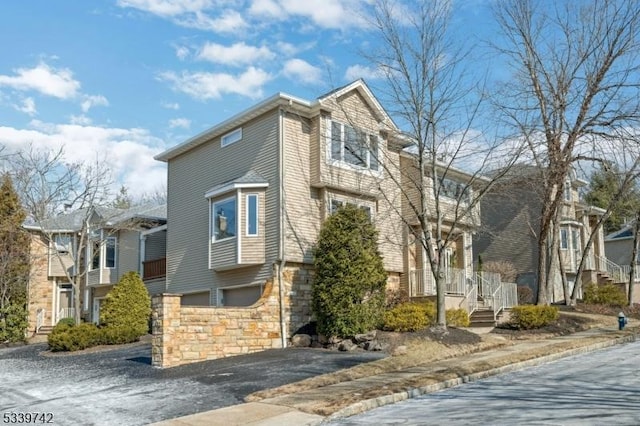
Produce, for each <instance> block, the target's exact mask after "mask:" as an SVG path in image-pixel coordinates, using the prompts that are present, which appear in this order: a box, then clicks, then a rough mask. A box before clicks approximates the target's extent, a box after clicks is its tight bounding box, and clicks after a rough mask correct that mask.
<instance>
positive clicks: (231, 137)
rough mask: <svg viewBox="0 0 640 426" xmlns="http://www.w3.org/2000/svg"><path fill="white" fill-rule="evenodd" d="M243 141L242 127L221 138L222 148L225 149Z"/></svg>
mask: <svg viewBox="0 0 640 426" xmlns="http://www.w3.org/2000/svg"><path fill="white" fill-rule="evenodd" d="M241 140H242V127H239V128H237V129H235V130H233V131H231V132H229V133H227V134H225V135H223V136H222V137H221V138H220V146H221V147H222V148H224V147H225V146H229V145H231V144H234V143H236V142H239V141H241Z"/></svg>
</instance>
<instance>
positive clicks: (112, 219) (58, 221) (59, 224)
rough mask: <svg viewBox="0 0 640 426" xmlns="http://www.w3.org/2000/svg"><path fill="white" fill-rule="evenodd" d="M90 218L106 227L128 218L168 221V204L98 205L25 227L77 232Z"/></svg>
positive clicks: (28, 224) (27, 223)
mask: <svg viewBox="0 0 640 426" xmlns="http://www.w3.org/2000/svg"><path fill="white" fill-rule="evenodd" d="M87 218H90V220H91V221H94V222H95V221H98V222H100V223H101V225H102V226H104V227H109V226H115V225H117V224H119V223H123V222H126V221H127V220H133V219H140V220H149V221H157V222H166V220H167V205H166V204H162V205H157V204H146V205H141V206H134V207H131V208H129V209H117V208H113V207H103V206H96V207H93V208H84V209H78V210H74V211H72V212H69V213H62V214H59V215H57V216H55V217H52V218H49V219H46V220H43V221H42V222H41V223H40V224H37V223H33V222H25V223H24V224H23V227H24V228H25V229H30V230H36V231H43V230H44V231H48V232H76V231H80V230H81V229H82V225H83V222H84V221H85V220H87Z"/></svg>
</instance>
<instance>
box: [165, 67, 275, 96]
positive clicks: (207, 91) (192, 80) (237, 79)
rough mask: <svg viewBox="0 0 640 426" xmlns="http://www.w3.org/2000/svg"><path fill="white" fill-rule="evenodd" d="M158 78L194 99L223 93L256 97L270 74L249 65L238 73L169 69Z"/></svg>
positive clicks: (261, 94) (261, 91) (259, 94)
mask: <svg viewBox="0 0 640 426" xmlns="http://www.w3.org/2000/svg"><path fill="white" fill-rule="evenodd" d="M159 78H160V80H163V81H168V82H169V83H171V84H172V86H173V88H174V90H177V91H179V92H183V93H186V94H188V95H189V96H192V97H193V98H196V99H201V100H206V99H219V98H221V97H222V95H224V94H238V95H242V96H246V97H248V98H252V99H257V98H261V97H262V96H263V86H264V84H266V83H267V82H268V81H269V80H270V79H271V76H270V75H269V74H268V73H267V72H266V71H264V70H261V69H259V68H255V67H249V68H248V69H247V70H246V71H245V72H244V73H242V74H240V75H237V76H236V75H231V74H226V73H207V72H196V73H191V72H187V71H184V72H182V73H181V74H176V73H175V72H172V71H169V72H164V73H162V74H160V75H159Z"/></svg>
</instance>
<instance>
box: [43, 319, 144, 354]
mask: <svg viewBox="0 0 640 426" xmlns="http://www.w3.org/2000/svg"><path fill="white" fill-rule="evenodd" d="M139 338H140V333H139V332H138V331H137V330H135V329H134V328H133V327H125V326H118V327H113V326H107V327H98V326H97V325H95V324H93V323H82V324H78V325H71V324H69V323H68V322H60V323H58V324H57V325H56V326H55V327H54V328H53V330H52V331H51V334H49V337H48V339H47V341H48V343H49V349H50V350H51V351H53V352H62V351H68V352H73V351H79V350H82V349H87V348H90V347H93V346H98V345H118V344H123V343H131V342H135V341H137V340H138V339H139Z"/></svg>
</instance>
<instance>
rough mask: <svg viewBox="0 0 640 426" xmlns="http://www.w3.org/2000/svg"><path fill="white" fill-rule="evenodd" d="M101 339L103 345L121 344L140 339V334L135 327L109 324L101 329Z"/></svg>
mask: <svg viewBox="0 0 640 426" xmlns="http://www.w3.org/2000/svg"><path fill="white" fill-rule="evenodd" d="M100 332H101V333H102V335H101V341H102V344H103V345H121V344H124V343H131V342H136V341H138V340H139V339H140V334H139V332H138V330H137V329H135V328H133V327H125V326H120V327H113V326H107V327H104V328H101V329H100Z"/></svg>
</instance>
